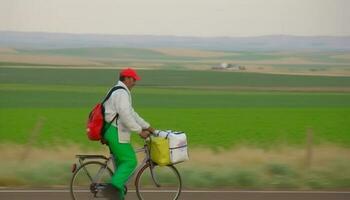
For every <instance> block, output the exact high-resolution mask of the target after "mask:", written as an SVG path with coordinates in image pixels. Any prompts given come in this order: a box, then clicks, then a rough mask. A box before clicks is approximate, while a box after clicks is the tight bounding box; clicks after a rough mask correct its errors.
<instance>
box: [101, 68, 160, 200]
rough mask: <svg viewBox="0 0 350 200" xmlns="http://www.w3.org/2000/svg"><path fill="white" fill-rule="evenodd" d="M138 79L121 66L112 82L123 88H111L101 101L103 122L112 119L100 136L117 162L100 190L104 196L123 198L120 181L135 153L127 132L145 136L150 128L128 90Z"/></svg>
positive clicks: (130, 168) (133, 162) (130, 167)
mask: <svg viewBox="0 0 350 200" xmlns="http://www.w3.org/2000/svg"><path fill="white" fill-rule="evenodd" d="M138 80H140V77H139V76H138V75H137V73H136V71H135V70H134V69H131V68H126V69H123V70H122V71H121V72H120V74H119V81H118V83H117V85H116V86H119V87H123V88H122V89H119V90H115V91H114V92H113V93H112V95H111V96H110V98H109V99H108V100H107V101H106V102H105V103H104V108H105V120H106V123H107V122H110V121H112V120H113V119H114V120H113V121H112V122H111V123H110V124H107V126H105V127H108V129H107V130H104V131H105V132H104V136H103V139H104V140H105V141H106V143H107V144H108V146H109V148H110V150H111V153H112V154H113V155H114V157H115V162H116V163H115V164H116V166H117V170H116V172H115V173H114V174H113V176H112V179H111V181H110V184H109V185H108V186H107V187H106V189H105V191H104V193H105V196H106V197H107V198H109V199H120V200H123V199H124V196H125V192H126V191H125V186H124V185H125V184H126V182H127V180H128V178H129V177H130V176H131V175H132V173H133V171H134V170H135V168H136V165H137V159H136V154H135V151H134V149H133V147H132V146H131V144H130V135H131V132H136V133H138V134H139V135H140V137H142V138H144V139H145V138H147V137H148V136H149V134H150V132H153V131H154V129H153V128H152V127H151V126H150V124H149V123H148V122H146V121H145V120H144V119H142V118H141V117H140V116H139V115H138V114H137V113H136V112H135V110H134V109H133V107H132V99H131V95H130V91H131V89H132V88H133V87H134V86H135V85H136V81H138ZM115 116H117V117H115Z"/></svg>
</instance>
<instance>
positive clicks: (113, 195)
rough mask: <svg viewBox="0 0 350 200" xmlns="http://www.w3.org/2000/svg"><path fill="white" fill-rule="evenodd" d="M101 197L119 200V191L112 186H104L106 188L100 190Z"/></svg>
mask: <svg viewBox="0 0 350 200" xmlns="http://www.w3.org/2000/svg"><path fill="white" fill-rule="evenodd" d="M102 195H103V196H104V197H105V198H107V199H108V200H120V198H119V197H120V193H119V190H118V189H117V188H115V187H114V186H113V185H112V184H108V185H106V187H105V188H104V189H103V190H102Z"/></svg>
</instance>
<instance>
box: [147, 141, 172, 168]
mask: <svg viewBox="0 0 350 200" xmlns="http://www.w3.org/2000/svg"><path fill="white" fill-rule="evenodd" d="M150 148H151V159H152V160H153V162H155V163H157V164H158V165H160V166H165V165H169V164H170V154H169V141H168V139H166V138H162V137H152V139H151V145H150Z"/></svg>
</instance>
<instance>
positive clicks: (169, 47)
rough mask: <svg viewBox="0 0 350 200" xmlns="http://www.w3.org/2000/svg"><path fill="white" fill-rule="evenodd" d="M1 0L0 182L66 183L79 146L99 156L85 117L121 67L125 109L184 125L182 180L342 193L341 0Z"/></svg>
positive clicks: (346, 95) (347, 39)
mask: <svg viewBox="0 0 350 200" xmlns="http://www.w3.org/2000/svg"><path fill="white" fill-rule="evenodd" d="M0 5H1V6H0V91H1V92H0V157H1V161H0V163H1V165H0V187H3V188H12V187H13V188H23V187H24V188H43V187H45V188H67V187H68V184H69V180H70V178H71V175H72V174H71V165H72V164H73V163H75V162H76V160H75V157H74V156H75V154H84V153H91V154H99V153H102V154H104V155H107V154H108V149H107V148H106V147H105V146H102V145H101V144H100V143H99V142H92V141H89V140H88V138H87V136H86V133H85V124H86V120H87V117H88V114H89V112H90V110H91V108H92V107H93V106H94V105H95V103H97V102H98V101H100V100H102V99H103V97H104V95H105V94H106V93H107V91H108V90H109V89H110V88H111V87H112V86H113V85H114V84H116V82H117V80H118V73H119V71H120V69H121V68H123V67H125V66H130V67H133V68H135V69H137V70H138V73H139V74H140V76H141V78H142V80H141V81H139V82H138V83H137V87H136V88H134V90H133V94H132V95H133V96H132V97H133V104H134V108H135V110H136V111H137V112H138V113H139V114H140V115H141V116H142V117H143V118H144V119H146V120H147V121H149V122H150V123H151V124H152V126H153V127H155V128H157V129H161V130H166V129H172V130H180V131H184V132H186V134H187V137H188V141H189V153H190V161H188V162H185V163H182V164H179V165H177V167H178V168H179V170H180V172H181V174H182V176H183V179H184V180H183V181H184V187H185V188H199V189H203V188H215V189H218V188H219V189H227V188H229V189H293V190H295V189H298V190H305V189H306V190H322V189H324V190H328V189H346V190H348V189H350V132H349V131H350V26H349V24H348V22H349V20H350V14H349V12H348V11H347V10H346V9H347V8H349V7H350V3H349V2H348V1H346V0H306V1H305V0H303V1H302V0H294V1H291V0H266V1H259V0H234V1H232V0H216V1H209V0H204V1H203V0H177V1H165V0H149V1H136V0H128V1H126V0H118V1H115V0H102V1H85V0H75V1H69V0H27V1H12V0H1V1H0ZM142 142H143V141H142V140H141V139H139V137H137V136H136V134H135V135H134V136H133V144H134V145H135V146H140V145H142ZM131 187H132V186H131Z"/></svg>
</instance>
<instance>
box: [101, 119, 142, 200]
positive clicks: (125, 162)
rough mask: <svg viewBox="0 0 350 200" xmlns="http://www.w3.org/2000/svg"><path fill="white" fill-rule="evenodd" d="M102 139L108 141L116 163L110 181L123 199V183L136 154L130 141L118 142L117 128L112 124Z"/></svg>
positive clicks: (135, 161)
mask: <svg viewBox="0 0 350 200" xmlns="http://www.w3.org/2000/svg"><path fill="white" fill-rule="evenodd" d="M108 126H109V124H108V125H107V127H108ZM104 139H105V140H106V141H107V142H108V146H109V148H110V150H111V152H112V154H113V156H114V157H115V164H116V171H115V173H114V174H113V176H112V179H111V181H110V183H111V184H112V185H113V186H115V187H116V188H117V189H118V190H119V191H120V195H121V196H120V199H121V200H123V199H124V192H125V188H124V185H125V184H126V182H127V181H128V179H129V177H130V176H131V175H132V173H133V172H134V170H135V168H136V165H137V159H136V154H135V151H134V148H133V147H132V146H131V144H130V143H119V139H118V129H117V128H116V127H114V126H109V128H108V129H107V131H106V132H105V134H104Z"/></svg>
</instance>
